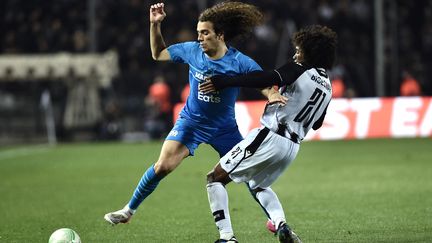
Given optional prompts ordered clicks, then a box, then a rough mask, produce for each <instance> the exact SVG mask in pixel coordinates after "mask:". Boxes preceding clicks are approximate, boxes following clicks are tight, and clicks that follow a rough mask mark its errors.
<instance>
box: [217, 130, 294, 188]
mask: <svg viewBox="0 0 432 243" xmlns="http://www.w3.org/2000/svg"><path fill="white" fill-rule="evenodd" d="M267 131H268V130H267ZM299 147H300V145H299V144H297V143H294V142H293V141H291V140H290V139H288V138H285V137H282V136H280V135H278V134H276V133H274V132H272V131H268V134H266V131H265V130H264V128H256V129H253V130H252V131H251V132H249V133H248V134H247V135H246V138H245V139H244V140H243V141H241V142H240V143H238V144H237V145H236V146H234V147H233V148H232V149H231V150H230V151H229V152H228V153H227V154H225V156H223V157H222V158H221V159H220V160H219V163H220V165H221V166H222V168H223V169H224V170H225V171H226V172H228V173H229V177H230V178H231V179H232V180H233V181H234V182H236V183H241V182H248V183H249V186H250V188H251V189H256V188H258V187H259V188H266V187H269V186H270V185H271V184H273V183H274V182H275V181H276V179H277V178H278V177H279V176H280V175H281V174H282V172H284V170H285V169H286V168H287V167H288V165H289V164H290V163H291V161H293V160H294V158H295V157H296V155H297V152H298V151H299Z"/></svg>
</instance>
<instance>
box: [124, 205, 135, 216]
mask: <svg viewBox="0 0 432 243" xmlns="http://www.w3.org/2000/svg"><path fill="white" fill-rule="evenodd" d="M123 210H126V211H127V212H129V213H130V214H131V215H134V213H135V212H136V209H131V208H130V207H129V204H126V206H124V208H123Z"/></svg>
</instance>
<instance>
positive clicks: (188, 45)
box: [167, 42, 195, 63]
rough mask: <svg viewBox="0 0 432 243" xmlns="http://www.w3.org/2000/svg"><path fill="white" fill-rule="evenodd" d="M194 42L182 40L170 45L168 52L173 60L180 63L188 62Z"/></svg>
mask: <svg viewBox="0 0 432 243" xmlns="http://www.w3.org/2000/svg"><path fill="white" fill-rule="evenodd" d="M194 45H195V43H194V42H182V43H177V44H174V45H171V46H169V47H168V48H167V49H168V52H169V54H170V57H171V60H172V61H174V62H178V63H188V62H189V58H190V56H191V52H192V51H191V50H192V48H193V46H194Z"/></svg>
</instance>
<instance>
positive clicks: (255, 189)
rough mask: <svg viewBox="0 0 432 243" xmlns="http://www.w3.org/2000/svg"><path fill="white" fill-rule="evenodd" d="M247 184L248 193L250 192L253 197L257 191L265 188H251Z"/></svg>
mask: <svg viewBox="0 0 432 243" xmlns="http://www.w3.org/2000/svg"><path fill="white" fill-rule="evenodd" d="M247 186H248V188H249V191H250V193H251V194H252V195H253V196H254V197H256V195H257V193H258V192H262V191H264V190H265V189H264V188H260V187H257V188H254V189H252V188H251V187H250V186H249V184H248V185H247Z"/></svg>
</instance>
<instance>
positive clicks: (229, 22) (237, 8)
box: [198, 1, 263, 41]
mask: <svg viewBox="0 0 432 243" xmlns="http://www.w3.org/2000/svg"><path fill="white" fill-rule="evenodd" d="M198 21H200V22H206V21H209V22H212V23H213V26H214V29H215V32H216V34H221V33H223V34H224V38H225V41H230V40H234V39H236V40H240V39H243V38H245V37H247V36H248V35H249V34H250V33H251V32H252V30H253V28H254V27H256V26H258V25H260V24H261V23H262V21H263V15H262V13H261V12H260V11H259V10H258V8H257V7H256V6H254V5H251V4H246V3H242V2H231V1H226V2H222V3H219V4H216V5H214V6H213V7H211V8H208V9H206V10H204V11H203V12H202V13H201V14H200V16H199V18H198Z"/></svg>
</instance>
